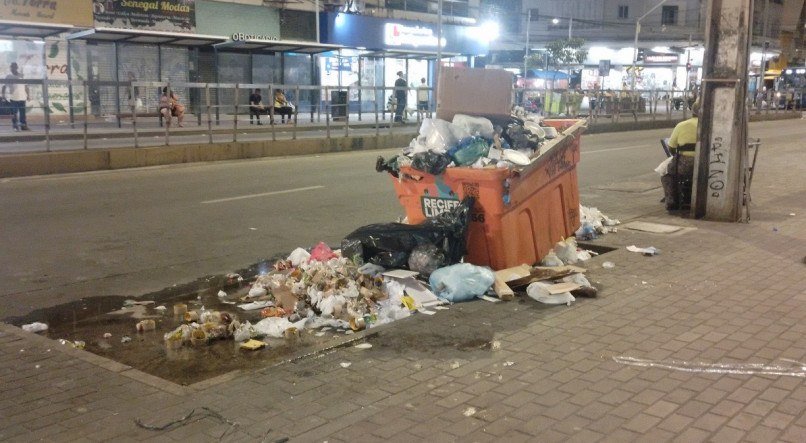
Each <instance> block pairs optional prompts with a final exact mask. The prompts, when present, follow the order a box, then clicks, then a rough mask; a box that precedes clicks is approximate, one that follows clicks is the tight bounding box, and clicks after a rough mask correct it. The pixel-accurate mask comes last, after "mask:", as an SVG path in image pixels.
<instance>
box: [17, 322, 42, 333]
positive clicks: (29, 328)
mask: <svg viewBox="0 0 806 443" xmlns="http://www.w3.org/2000/svg"><path fill="white" fill-rule="evenodd" d="M22 330H23V331H25V332H42V331H47V330H48V325H46V324H45V323H41V322H38V321H35V322H33V323H28V324H27V325H22Z"/></svg>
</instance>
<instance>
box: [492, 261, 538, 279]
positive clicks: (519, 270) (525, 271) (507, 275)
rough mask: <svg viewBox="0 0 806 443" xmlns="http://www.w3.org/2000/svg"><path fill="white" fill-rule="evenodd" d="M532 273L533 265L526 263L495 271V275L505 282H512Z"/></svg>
mask: <svg viewBox="0 0 806 443" xmlns="http://www.w3.org/2000/svg"><path fill="white" fill-rule="evenodd" d="M531 273H532V267H531V266H529V265H526V264H523V265H520V266H513V267H511V268H506V269H501V270H498V271H495V276H496V277H500V278H501V280H503V281H504V282H511V281H512V280H517V279H519V278H523V277H528V276H529V274H531Z"/></svg>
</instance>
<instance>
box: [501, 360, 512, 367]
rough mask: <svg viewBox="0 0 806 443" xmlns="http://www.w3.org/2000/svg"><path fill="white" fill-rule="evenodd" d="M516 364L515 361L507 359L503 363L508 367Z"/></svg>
mask: <svg viewBox="0 0 806 443" xmlns="http://www.w3.org/2000/svg"><path fill="white" fill-rule="evenodd" d="M514 364H515V362H514V361H505V362H503V363H501V366H504V367H507V366H512V365H514Z"/></svg>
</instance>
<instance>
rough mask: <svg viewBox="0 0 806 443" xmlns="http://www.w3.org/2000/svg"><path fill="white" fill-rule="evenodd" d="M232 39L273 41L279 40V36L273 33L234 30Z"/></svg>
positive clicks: (238, 40) (237, 40) (239, 40)
mask: <svg viewBox="0 0 806 443" xmlns="http://www.w3.org/2000/svg"><path fill="white" fill-rule="evenodd" d="M232 40H233V41H236V42H245V41H249V40H265V41H272V42H274V41H278V40H280V38H279V37H277V36H274V35H265V34H244V33H243V32H236V33H234V34H232Z"/></svg>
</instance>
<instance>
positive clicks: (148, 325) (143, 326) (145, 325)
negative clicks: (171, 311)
mask: <svg viewBox="0 0 806 443" xmlns="http://www.w3.org/2000/svg"><path fill="white" fill-rule="evenodd" d="M135 329H137V332H148V331H153V330H154V329H157V323H156V322H155V321H154V320H150V319H149V320H142V321H139V322H138V323H137V324H136V325H135Z"/></svg>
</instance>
